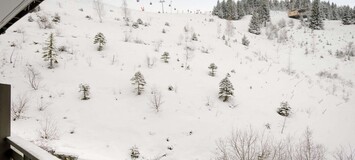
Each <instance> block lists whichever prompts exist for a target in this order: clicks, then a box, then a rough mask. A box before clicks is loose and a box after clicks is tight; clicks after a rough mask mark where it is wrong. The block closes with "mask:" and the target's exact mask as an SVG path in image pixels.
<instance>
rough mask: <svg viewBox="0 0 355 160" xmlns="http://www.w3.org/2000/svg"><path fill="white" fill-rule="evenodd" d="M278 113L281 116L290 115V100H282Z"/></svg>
mask: <svg viewBox="0 0 355 160" xmlns="http://www.w3.org/2000/svg"><path fill="white" fill-rule="evenodd" d="M277 113H278V114H279V115H281V116H284V117H288V116H289V115H290V113H291V107H290V105H289V104H288V102H281V105H280V107H279V108H277Z"/></svg>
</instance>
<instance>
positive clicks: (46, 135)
mask: <svg viewBox="0 0 355 160" xmlns="http://www.w3.org/2000/svg"><path fill="white" fill-rule="evenodd" d="M38 133H39V137H40V138H41V139H42V140H57V139H59V131H58V127H57V123H56V122H55V121H53V120H52V119H50V118H49V117H47V118H45V119H44V121H42V122H41V127H40V129H39V130H38Z"/></svg>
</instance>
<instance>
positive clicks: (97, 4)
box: [93, 0, 105, 23]
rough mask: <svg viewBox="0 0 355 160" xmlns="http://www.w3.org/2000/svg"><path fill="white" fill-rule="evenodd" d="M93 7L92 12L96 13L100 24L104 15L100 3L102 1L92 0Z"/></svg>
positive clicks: (102, 4)
mask: <svg viewBox="0 0 355 160" xmlns="http://www.w3.org/2000/svg"><path fill="white" fill-rule="evenodd" d="M93 6H94V10H95V11H96V13H97V16H99V19H100V23H102V18H103V17H104V15H105V9H104V3H103V2H102V0H94V1H93Z"/></svg>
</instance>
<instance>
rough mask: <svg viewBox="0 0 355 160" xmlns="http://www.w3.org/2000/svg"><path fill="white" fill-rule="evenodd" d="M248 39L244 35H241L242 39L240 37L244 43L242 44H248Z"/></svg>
mask: <svg viewBox="0 0 355 160" xmlns="http://www.w3.org/2000/svg"><path fill="white" fill-rule="evenodd" d="M249 43H250V42H249V40H248V38H247V37H246V36H245V35H244V36H243V39H242V44H243V45H244V46H249Z"/></svg>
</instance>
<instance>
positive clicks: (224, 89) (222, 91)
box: [218, 76, 234, 102]
mask: <svg viewBox="0 0 355 160" xmlns="http://www.w3.org/2000/svg"><path fill="white" fill-rule="evenodd" d="M233 91H234V88H233V84H232V83H231V82H230V81H229V79H228V76H226V77H225V78H224V79H222V81H221V82H220V83H219V93H218V94H219V98H220V99H222V100H223V102H226V101H228V99H229V98H230V97H232V96H233V95H234V93H233Z"/></svg>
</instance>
